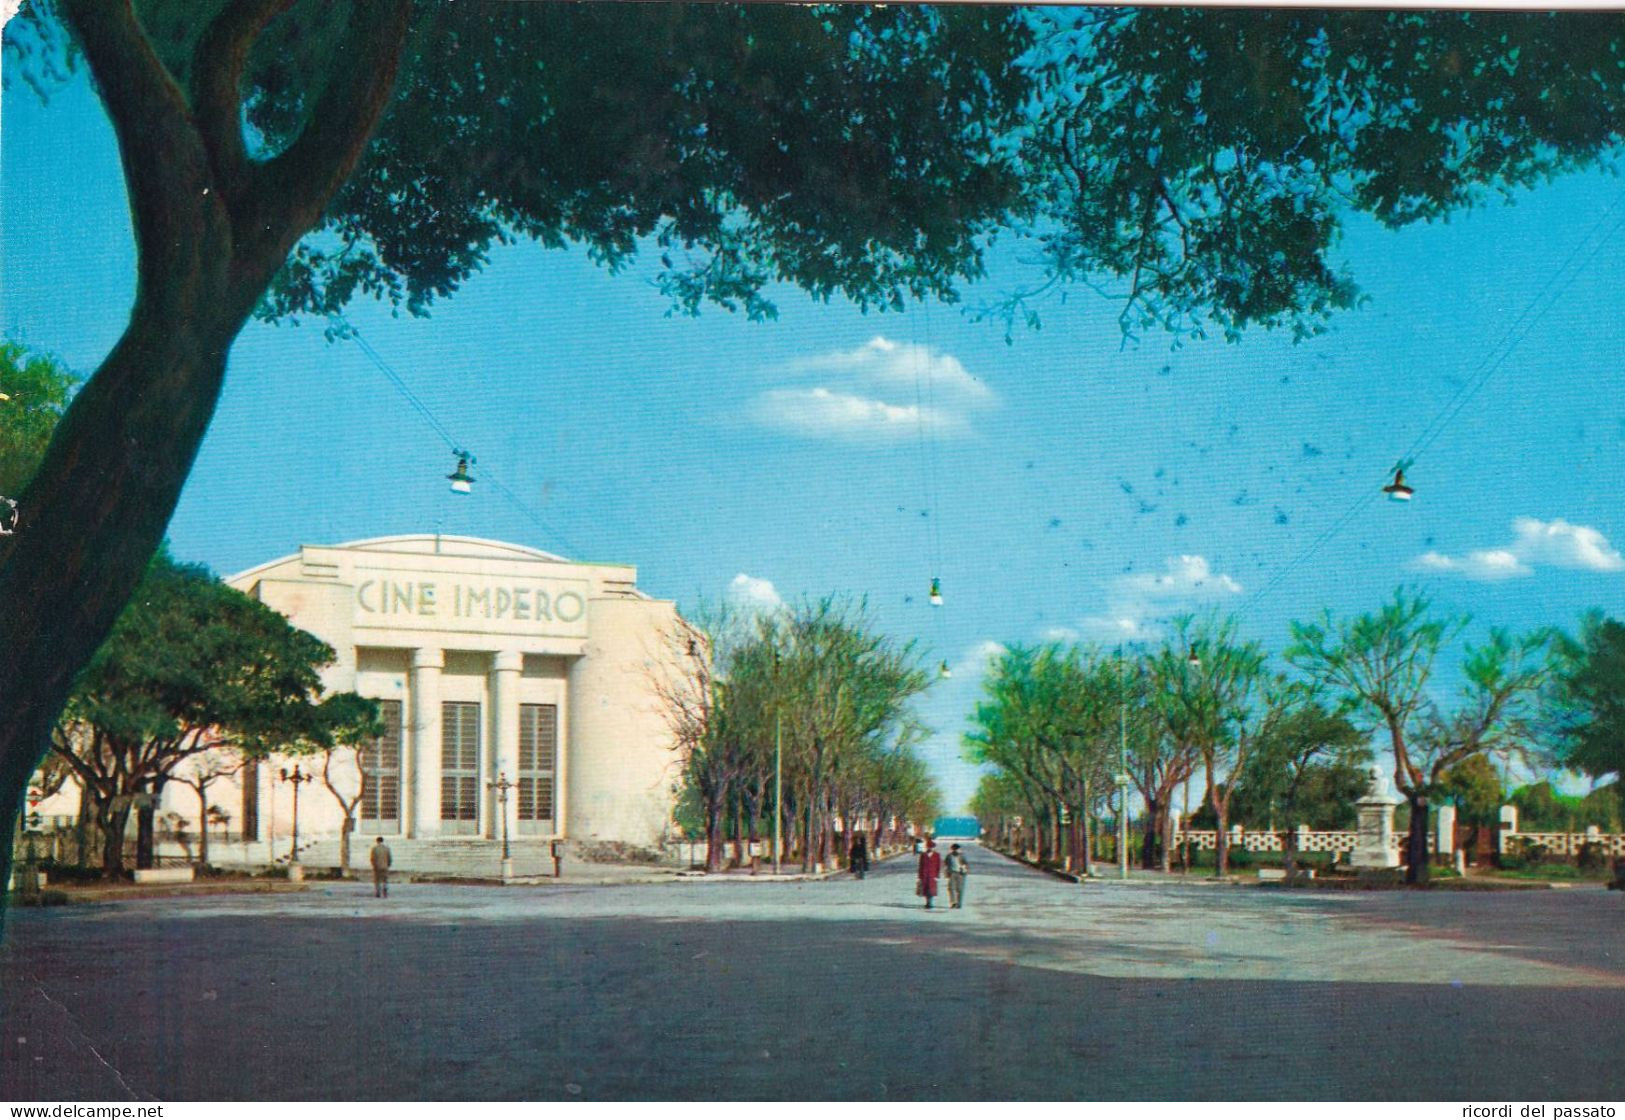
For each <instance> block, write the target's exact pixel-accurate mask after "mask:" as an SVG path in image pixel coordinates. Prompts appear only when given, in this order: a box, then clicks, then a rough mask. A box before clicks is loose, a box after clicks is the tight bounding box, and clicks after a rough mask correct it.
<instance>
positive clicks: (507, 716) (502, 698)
mask: <svg viewBox="0 0 1625 1120" xmlns="http://www.w3.org/2000/svg"><path fill="white" fill-rule="evenodd" d="M524 667H525V655H524V654H522V653H517V652H515V651H513V650H503V651H502V652H501V653H498V654H497V655H496V657H494V658H493V659H492V661H491V676H490V682H489V685H490V687H489V691H490V694H491V725H490V726H491V750H490V753H489V755H488V767H489V771H488V772H489V775H490V778H489V780H490V781H492V782H494V781H496V780H497V776H498V775H500V774H506V775H507V777H508V780H509V781H510V782H518V781H519V674H520V672H521V671H522V670H523V669H524ZM486 794H487V796H486V801H485V804H486V810H487V811H486V814H485V819H486V820H487V821H488V822H490V823H489V824H488V825H487V828H486V835H487V836H488V837H489V838H490V839H492V840H501V839H502V806H501V805H500V804H499V803H498V801H497V791H496V790H494V789H491V788H490V787H489V786H487V788H486ZM516 801H517V791H515V790H509V791H508V835H509V836H512V835H514V834H515V833H517V832H518V831H519V830H518V827H517V825H518V817H517V815H516V812H515V810H516V808H517V806H516Z"/></svg>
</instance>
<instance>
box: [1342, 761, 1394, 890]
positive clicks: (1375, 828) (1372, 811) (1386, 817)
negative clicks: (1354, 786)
mask: <svg viewBox="0 0 1625 1120" xmlns="http://www.w3.org/2000/svg"><path fill="white" fill-rule="evenodd" d="M1366 777H1367V782H1366V791H1365V796H1364V797H1362V798H1360V800H1358V801H1356V802H1355V803H1354V807H1355V812H1356V815H1357V823H1356V825H1355V828H1356V830H1357V834H1356V837H1355V841H1354V850H1353V851H1352V852H1350V853H1349V866H1351V867H1355V868H1392V867H1398V866H1399V851H1398V850H1397V849H1396V848H1395V847H1394V844H1393V837H1394V807H1395V806H1396V805H1398V804H1399V798H1397V797H1391V796H1389V794H1388V793H1387V791H1386V790H1385V789H1384V786H1383V780H1382V767H1380V766H1373V767H1371V769H1370V770H1369V771H1368V772H1367V775H1366Z"/></svg>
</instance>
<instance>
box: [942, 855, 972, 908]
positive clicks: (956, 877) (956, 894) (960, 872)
mask: <svg viewBox="0 0 1625 1120" xmlns="http://www.w3.org/2000/svg"><path fill="white" fill-rule="evenodd" d="M946 870H947V872H948V905H949V908H950V909H953V910H958V909H959V908H960V907H961V905H963V903H964V901H965V875H966V873H967V872H969V871H970V865H969V864H967V863H966V862H965V856H964V853H962V852H961V851H960V850H959V845H958V844H955V845H953V846H952V847H951V848H949V849H948V862H947V867H946Z"/></svg>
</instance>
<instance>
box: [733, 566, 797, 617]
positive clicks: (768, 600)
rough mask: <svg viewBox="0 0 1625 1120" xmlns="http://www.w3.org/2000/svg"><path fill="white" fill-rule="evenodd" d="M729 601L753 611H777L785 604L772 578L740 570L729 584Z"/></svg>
mask: <svg viewBox="0 0 1625 1120" xmlns="http://www.w3.org/2000/svg"><path fill="white" fill-rule="evenodd" d="M728 601H729V602H730V603H733V604H735V605H736V606H740V607H743V608H745V609H747V610H753V611H776V610H778V609H779V608H780V607H782V606H784V600H783V599H781V598H779V593H778V590H777V589H776V588H775V587H774V586H773V581H772V580H766V579H757V578H756V577H755V576H748V575H746V574H745V573H744V572H740V573H739V574H738V575H736V576H734V578H733V582H732V583H730V584H728Z"/></svg>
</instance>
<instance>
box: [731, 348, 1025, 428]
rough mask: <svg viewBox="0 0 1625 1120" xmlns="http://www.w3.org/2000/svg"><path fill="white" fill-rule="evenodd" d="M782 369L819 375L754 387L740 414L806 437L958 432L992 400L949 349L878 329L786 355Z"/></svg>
mask: <svg viewBox="0 0 1625 1120" xmlns="http://www.w3.org/2000/svg"><path fill="white" fill-rule="evenodd" d="M787 372H789V373H790V374H791V375H792V376H795V377H797V378H801V379H812V378H816V379H817V381H818V382H819V383H818V384H810V385H800V386H796V387H786V388H778V389H768V390H765V391H763V392H761V393H758V394H757V395H756V396H755V397H754V398H753V399H752V400H751V402H750V404H749V405H748V406H747V408H746V416H747V418H748V419H750V420H751V421H753V422H755V423H757V424H760V425H762V426H763V427H767V428H773V429H777V430H779V431H784V432H789V433H791V434H793V435H799V436H805V437H810V438H823V439H829V438H833V439H847V440H867V441H877V440H878V441H884V440H904V439H915V438H918V436H919V434H920V432H921V431H922V429H923V430H924V431H925V432H926V433H927V434H929V435H931V436H933V437H938V438H946V439H959V438H962V437H964V436H967V435H969V434H970V433H971V426H970V417H971V414H972V413H973V412H974V411H976V410H977V409H982V408H987V407H989V406H990V405H992V404H993V403H994V400H995V398H994V394H993V391H992V390H991V389H989V388H988V387H987V386H986V385H984V384H982V382H981V381H980V380H978V379H977V378H975V377H973V376H972V375H971V374H970V372H969V371H968V370H966V369H965V367H964V365H963V364H962V363H961V362H960V361H959V359H957V358H955V357H953V356H952V355H949V354H943V353H941V352H940V351H936V350H932V349H930V348H929V347H925V346H920V345H918V344H915V343H904V342H894V341H892V340H891V339H888V338H883V337H878V336H877V337H875V338H872V339H870V340H869V341H868V342H867V343H865V344H864V345H862V346H860V347H858V348H857V349H855V350H832V351H830V352H828V353H824V354H818V355H815V356H813V357H810V358H804V359H802V360H800V361H797V362H793V363H791V364H790V365H789V366H788V367H787Z"/></svg>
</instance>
